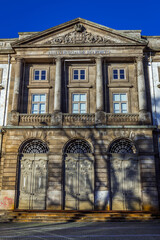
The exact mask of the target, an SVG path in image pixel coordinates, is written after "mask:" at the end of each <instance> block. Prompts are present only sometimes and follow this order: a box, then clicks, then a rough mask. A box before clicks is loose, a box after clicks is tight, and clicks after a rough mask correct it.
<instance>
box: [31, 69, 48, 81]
mask: <svg viewBox="0 0 160 240" xmlns="http://www.w3.org/2000/svg"><path fill="white" fill-rule="evenodd" d="M46 79H47V73H46V70H34V80H35V81H41V80H42V81H44V80H46Z"/></svg>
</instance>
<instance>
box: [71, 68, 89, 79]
mask: <svg viewBox="0 0 160 240" xmlns="http://www.w3.org/2000/svg"><path fill="white" fill-rule="evenodd" d="M73 80H86V70H85V69H74V70H73Z"/></svg>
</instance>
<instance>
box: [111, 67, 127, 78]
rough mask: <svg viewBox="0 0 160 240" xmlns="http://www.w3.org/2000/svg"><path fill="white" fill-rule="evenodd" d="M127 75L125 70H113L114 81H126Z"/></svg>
mask: <svg viewBox="0 0 160 240" xmlns="http://www.w3.org/2000/svg"><path fill="white" fill-rule="evenodd" d="M125 75H126V74H125V69H123V68H120V69H113V80H124V79H126V76H125Z"/></svg>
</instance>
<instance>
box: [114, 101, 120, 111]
mask: <svg viewBox="0 0 160 240" xmlns="http://www.w3.org/2000/svg"><path fill="white" fill-rule="evenodd" d="M119 112H120V110H119V103H114V113H119Z"/></svg>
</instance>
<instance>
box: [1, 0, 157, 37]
mask: <svg viewBox="0 0 160 240" xmlns="http://www.w3.org/2000/svg"><path fill="white" fill-rule="evenodd" d="M77 17H81V18H85V19H87V20H90V21H93V22H96V23H99V24H101V25H105V26H107V27H110V28H113V29H117V30H123V29H138V30H139V29H141V30H142V34H143V35H160V0H152V1H148V0H146V1H144V0H133V1H131V0H128V1H126V0H119V1H118V0H114V1H113V0H97V1H95V0H80V1H76V0H68V1H67V0H66V1H64V0H27V1H25V0H21V1H20V0H14V1H13V0H6V1H4V0H3V1H0V38H16V37H18V32H34V31H43V30H46V29H48V28H51V27H53V26H56V25H59V24H61V23H64V22H67V21H69V20H72V19H74V18H77Z"/></svg>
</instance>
